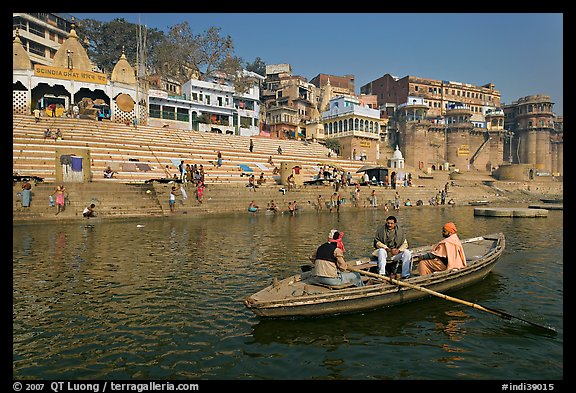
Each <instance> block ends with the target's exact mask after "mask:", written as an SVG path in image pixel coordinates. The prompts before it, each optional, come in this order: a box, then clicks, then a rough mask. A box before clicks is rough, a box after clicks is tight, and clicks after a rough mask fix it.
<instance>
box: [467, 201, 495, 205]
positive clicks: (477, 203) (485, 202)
mask: <svg viewBox="0 0 576 393" xmlns="http://www.w3.org/2000/svg"><path fill="white" fill-rule="evenodd" d="M489 203H490V201H485V200H482V201H470V202H468V204H469V205H470V206H484V205H487V204H489Z"/></svg>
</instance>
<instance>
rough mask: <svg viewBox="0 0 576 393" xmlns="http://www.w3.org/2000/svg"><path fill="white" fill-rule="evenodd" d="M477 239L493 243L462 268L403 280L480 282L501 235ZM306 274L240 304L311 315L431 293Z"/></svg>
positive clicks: (433, 285)
mask: <svg viewBox="0 0 576 393" xmlns="http://www.w3.org/2000/svg"><path fill="white" fill-rule="evenodd" d="M475 239H480V238H475ZM481 239H482V240H477V242H483V243H486V242H493V246H491V247H490V251H489V252H488V253H487V254H486V255H482V256H481V257H479V258H475V259H474V260H472V261H470V262H468V266H467V267H466V268H464V269H461V270H459V271H456V272H437V273H433V274H430V275H426V276H416V277H413V278H410V279H408V280H406V282H407V283H410V284H413V285H417V286H419V287H423V288H427V289H429V290H432V291H436V292H440V293H448V292H450V291H454V290H457V289H461V288H464V287H467V286H469V285H473V284H475V283H478V282H480V281H482V280H483V279H484V278H485V277H486V276H487V275H488V274H489V273H490V271H491V270H492V268H493V267H494V265H495V264H496V262H497V260H498V258H499V257H500V255H501V254H502V252H503V250H504V235H503V234H495V235H489V236H484V237H482V238H481ZM463 243H464V241H463ZM468 248H469V249H470V247H468ZM472 250H473V249H472ZM309 274H310V273H309V272H307V273H302V274H298V275H294V276H291V277H288V278H286V279H284V280H281V281H279V282H277V283H276V284H273V285H270V286H268V287H266V288H264V289H263V290H262V291H259V292H257V293H256V294H254V295H252V296H250V297H248V298H246V299H245V301H244V304H245V306H246V307H247V308H249V309H251V310H252V311H253V312H254V313H255V314H256V315H258V316H260V317H271V318H288V317H313V316H322V315H333V314H342V313H352V312H361V311H367V310H372V309H377V308H382V307H389V306H395V305H400V304H403V303H408V302H413V301H416V300H420V299H423V298H427V297H430V296H432V295H430V294H429V293H427V292H423V291H420V290H418V289H413V288H409V287H404V286H398V285H393V284H389V283H387V282H383V283H377V284H373V285H368V286H364V287H359V288H357V287H351V288H346V289H338V290H333V289H329V288H323V287H320V286H317V285H314V284H310V283H308V282H307V281H306V278H307V277H308V276H307V275H309Z"/></svg>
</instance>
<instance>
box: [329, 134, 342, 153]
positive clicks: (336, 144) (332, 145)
mask: <svg viewBox="0 0 576 393" xmlns="http://www.w3.org/2000/svg"><path fill="white" fill-rule="evenodd" d="M326 147H327V148H328V149H331V150H332V151H333V152H335V153H336V154H340V141H339V140H338V139H337V138H327V139H326Z"/></svg>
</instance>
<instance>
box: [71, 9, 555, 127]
mask: <svg viewBox="0 0 576 393" xmlns="http://www.w3.org/2000/svg"><path fill="white" fill-rule="evenodd" d="M70 14H71V15H73V16H74V17H76V18H78V19H96V20H100V21H103V22H108V21H111V20H113V19H116V18H124V19H125V20H126V21H128V22H131V23H140V24H142V25H146V26H148V27H149V28H157V29H158V30H163V31H165V32H168V31H169V30H170V27H171V26H174V25H176V24H178V23H181V22H184V21H188V23H189V24H190V27H191V29H192V32H193V33H195V34H199V33H202V32H204V31H205V30H207V29H208V28H210V27H213V26H214V27H220V28H221V29H222V33H223V34H225V35H230V36H231V37H232V40H233V42H234V49H235V55H236V56H239V57H241V58H242V59H243V60H244V61H247V62H253V61H254V59H255V58H256V57H260V58H261V59H262V60H263V61H264V62H265V63H266V64H277V63H289V64H291V65H292V72H293V73H294V74H295V75H301V76H303V77H305V78H307V79H308V80H310V79H312V78H313V77H315V76H316V75H318V74H320V73H324V74H331V75H346V74H352V75H354V76H355V78H356V93H358V92H359V90H360V86H362V85H365V84H366V83H368V82H370V81H372V80H374V79H377V78H379V77H381V76H382V75H384V74H387V73H389V74H391V75H395V76H398V77H400V78H402V77H404V76H406V75H414V76H419V77H422V78H431V79H438V80H450V81H455V82H463V83H471V84H473V85H484V84H486V83H489V82H492V83H494V84H495V85H496V89H497V90H499V91H500V94H501V100H502V103H505V104H509V103H511V102H512V101H516V100H518V99H519V98H521V97H525V96H528V95H532V94H547V95H549V96H550V97H551V99H552V102H554V103H555V104H554V112H555V113H556V114H557V115H559V116H561V115H563V61H564V58H563V56H564V55H563V45H564V37H563V29H564V17H563V14H562V13H421V14H417V13H370V14H368V13H70Z"/></svg>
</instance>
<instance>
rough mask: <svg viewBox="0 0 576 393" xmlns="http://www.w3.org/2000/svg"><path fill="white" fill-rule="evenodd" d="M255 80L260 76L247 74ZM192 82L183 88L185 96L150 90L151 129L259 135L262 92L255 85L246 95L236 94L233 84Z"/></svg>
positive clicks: (192, 80)
mask: <svg viewBox="0 0 576 393" xmlns="http://www.w3.org/2000/svg"><path fill="white" fill-rule="evenodd" d="M244 73H245V75H246V76H248V77H250V78H251V79H252V80H254V79H262V80H263V79H264V78H263V77H262V76H260V75H258V74H254V73H251V72H248V71H244ZM221 81H222V79H218V80H216V79H214V81H213V82H212V81H200V80H195V79H191V80H189V81H187V82H185V83H184V84H183V85H182V95H181V96H172V95H169V94H168V93H167V92H164V91H161V90H155V89H150V90H149V93H148V94H149V99H150V103H149V113H150V117H149V122H148V124H150V125H158V126H165V125H168V126H170V127H174V128H178V129H187V130H193V131H203V132H217V133H223V134H234V135H247V136H252V135H258V133H259V117H260V102H259V97H260V88H259V86H258V83H254V84H253V85H252V86H251V87H250V88H249V89H248V91H247V92H246V93H244V94H241V93H237V92H236V91H235V90H234V87H232V86H231V83H230V82H224V83H222V82H221Z"/></svg>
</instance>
